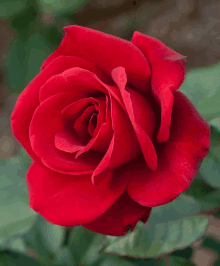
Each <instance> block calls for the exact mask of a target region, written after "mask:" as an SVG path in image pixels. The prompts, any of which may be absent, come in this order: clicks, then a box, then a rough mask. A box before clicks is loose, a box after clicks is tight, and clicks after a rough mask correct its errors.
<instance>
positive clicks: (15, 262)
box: [0, 252, 44, 266]
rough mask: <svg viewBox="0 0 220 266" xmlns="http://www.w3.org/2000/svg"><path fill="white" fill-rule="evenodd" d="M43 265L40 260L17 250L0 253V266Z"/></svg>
mask: <svg viewBox="0 0 220 266" xmlns="http://www.w3.org/2000/svg"><path fill="white" fill-rule="evenodd" d="M6 265H7V266H20V265H22V266H30V265H31V266H44V265H43V264H41V263H40V262H38V261H36V260H35V259H32V258H30V257H27V256H25V255H23V254H20V253H17V252H5V253H3V254H0V266H6Z"/></svg>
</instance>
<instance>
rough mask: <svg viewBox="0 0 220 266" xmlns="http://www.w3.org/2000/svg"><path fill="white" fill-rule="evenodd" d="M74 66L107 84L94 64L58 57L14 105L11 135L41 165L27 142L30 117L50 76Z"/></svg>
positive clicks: (28, 141)
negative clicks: (93, 74)
mask: <svg viewBox="0 0 220 266" xmlns="http://www.w3.org/2000/svg"><path fill="white" fill-rule="evenodd" d="M75 66H79V67H83V68H84V69H88V70H89V71H93V73H95V74H96V75H97V76H98V77H99V78H101V79H102V80H103V81H104V82H107V79H106V78H104V75H103V74H102V72H101V71H100V70H99V69H98V68H96V67H95V65H94V64H92V63H90V62H87V61H86V60H83V59H80V58H78V57H72V56H60V57H57V58H56V59H55V60H53V62H52V63H51V64H48V65H47V68H46V69H45V70H44V71H41V72H40V73H39V74H38V75H37V76H36V77H35V78H34V79H33V80H32V81H31V82H30V83H29V84H28V86H27V87H26V88H25V89H24V90H23V91H22V92H21V94H20V95H19V97H18V100H17V102H16V104H15V108H14V110H13V113H12V115H11V126H12V131H13V134H14V136H15V137H16V138H17V139H18V141H19V142H20V143H21V145H22V146H23V147H24V148H25V150H26V151H27V152H28V153H29V155H30V156H31V158H32V159H34V160H35V161H37V162H38V163H41V160H40V158H39V157H38V156H37V155H36V154H35V153H34V151H33V150H32V147H31V144H30V140H29V126H30V122H31V119H32V115H33V113H34V111H35V109H36V108H37V106H38V105H39V103H40V102H39V90H40V87H41V86H42V85H43V84H44V83H45V82H46V81H47V80H48V79H49V78H51V77H52V76H54V75H57V74H60V73H62V72H63V71H65V70H66V69H68V68H71V67H75ZM51 89H53V88H51Z"/></svg>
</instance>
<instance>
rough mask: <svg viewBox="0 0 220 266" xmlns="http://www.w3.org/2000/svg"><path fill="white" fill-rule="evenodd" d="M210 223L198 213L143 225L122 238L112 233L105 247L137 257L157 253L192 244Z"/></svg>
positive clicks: (145, 256) (108, 251) (114, 252)
mask: <svg viewBox="0 0 220 266" xmlns="http://www.w3.org/2000/svg"><path fill="white" fill-rule="evenodd" d="M207 224H208V220H207V218H206V217H205V216H194V217H190V218H184V219H181V220H176V221H171V222H168V223H161V224H156V225H155V227H154V228H152V227H148V225H145V226H142V227H141V226H139V227H137V228H136V230H134V231H133V232H132V233H130V234H127V235H125V236H123V237H120V238H118V237H112V236H108V237H107V238H106V242H105V244H104V246H103V250H104V251H105V252H106V253H110V254H117V255H120V256H131V257H135V258H147V257H156V256H159V255H161V254H164V253H169V252H172V251H173V250H175V249H180V248H183V247H186V246H188V245H190V244H192V243H193V242H194V241H196V240H197V239H198V238H200V237H201V236H202V235H203V234H204V232H205V230H206V227H207Z"/></svg>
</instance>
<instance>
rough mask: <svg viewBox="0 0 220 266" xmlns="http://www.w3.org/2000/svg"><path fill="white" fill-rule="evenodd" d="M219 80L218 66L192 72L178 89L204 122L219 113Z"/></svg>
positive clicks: (219, 70) (219, 68)
mask: <svg viewBox="0 0 220 266" xmlns="http://www.w3.org/2000/svg"><path fill="white" fill-rule="evenodd" d="M219 78H220V64H217V65H214V66H212V67H210V68H201V69H196V70H192V71H191V72H189V74H188V75H187V76H186V79H185V81H184V83H183V85H182V86H181V88H180V91H182V92H183V93H184V94H185V95H186V96H187V97H188V98H189V99H190V100H191V101H192V102H193V104H194V105H195V106H196V108H197V110H198V111H199V113H200V114H201V115H202V116H203V117H204V118H205V119H206V120H211V119H213V118H216V117H218V116H219V113H220V83H219Z"/></svg>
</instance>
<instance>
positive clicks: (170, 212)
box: [147, 193, 200, 227]
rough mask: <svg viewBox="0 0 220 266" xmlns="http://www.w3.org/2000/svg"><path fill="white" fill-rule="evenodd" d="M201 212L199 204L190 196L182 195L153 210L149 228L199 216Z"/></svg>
mask: <svg viewBox="0 0 220 266" xmlns="http://www.w3.org/2000/svg"><path fill="white" fill-rule="evenodd" d="M199 211H200V207H199V204H198V203H197V202H196V201H195V200H194V199H193V198H192V197H191V196H189V195H186V194H184V193H182V194H180V196H179V197H178V198H176V199H175V200H174V201H172V202H170V203H168V204H165V205H162V206H159V207H155V208H153V209H152V212H151V216H150V219H149V220H148V222H147V223H148V226H149V227H151V226H154V225H155V224H157V223H166V222H169V221H172V220H177V219H181V218H183V217H188V216H192V215H195V214H197V213H198V212H199Z"/></svg>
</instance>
